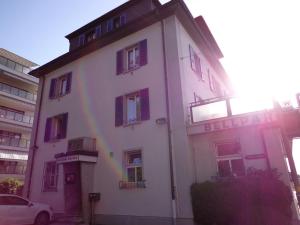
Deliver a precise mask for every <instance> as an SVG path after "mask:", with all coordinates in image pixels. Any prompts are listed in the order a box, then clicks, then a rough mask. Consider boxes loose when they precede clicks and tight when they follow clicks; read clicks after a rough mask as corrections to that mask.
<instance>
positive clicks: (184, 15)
mask: <svg viewBox="0 0 300 225" xmlns="http://www.w3.org/2000/svg"><path fill="white" fill-rule="evenodd" d="M132 1H136V0H132ZM171 15H176V16H177V18H178V19H179V20H180V21H181V23H182V24H183V26H184V27H185V28H186V30H187V31H188V33H189V34H190V36H191V37H192V38H193V39H194V41H195V42H196V43H197V44H198V45H199V46H200V48H201V49H202V50H203V51H204V52H205V54H206V56H207V58H208V60H209V61H210V62H211V64H212V65H214V68H215V69H216V70H217V71H218V74H220V76H221V78H222V79H223V80H224V81H225V82H228V79H227V75H226V72H225V71H224V68H223V67H222V65H221V64H220V62H219V61H218V60H217V59H219V58H221V57H223V55H222V52H221V51H220V49H219V47H218V45H217V43H216V41H215V39H214V38H212V34H211V33H210V31H209V29H208V27H207V29H204V30H201V28H205V25H206V24H203V23H200V25H199V24H198V23H197V21H195V20H194V18H193V16H192V14H191V13H190V11H189V10H188V8H187V6H186V5H185V3H184V2H183V0H171V1H169V2H167V3H166V4H164V5H161V6H159V7H158V8H156V9H155V10H153V11H151V12H149V13H147V14H145V15H143V16H141V17H139V18H138V19H136V20H134V21H131V22H129V23H127V24H126V25H124V26H122V27H120V28H119V29H117V30H115V31H112V32H110V33H106V34H104V35H103V36H102V37H101V38H99V39H95V40H94V41H91V42H90V43H88V44H86V45H84V46H81V47H79V48H77V49H75V50H73V51H70V52H67V53H65V54H64V55H61V56H59V57H58V58H56V59H54V60H52V61H50V62H48V63H46V64H45V65H43V66H41V67H39V68H37V69H35V70H32V71H31V72H30V74H31V75H33V76H36V77H40V76H43V75H46V74H48V73H50V72H52V71H54V70H56V69H58V68H60V67H62V66H64V65H66V64H68V63H70V62H73V61H75V60H77V59H79V58H81V57H83V56H85V55H87V54H89V53H91V52H93V51H96V50H98V49H100V48H102V47H104V46H106V45H108V44H110V43H113V42H115V41H117V40H119V39H121V38H123V37H125V36H128V35H130V34H132V33H134V32H136V31H139V30H141V29H143V28H145V27H147V26H150V25H151V24H153V23H155V22H158V21H161V20H162V19H164V18H166V17H169V16H171ZM203 21H204V20H203ZM204 23H205V22H204ZM206 26H207V25H206ZM210 42H211V43H210ZM212 55H214V56H212Z"/></svg>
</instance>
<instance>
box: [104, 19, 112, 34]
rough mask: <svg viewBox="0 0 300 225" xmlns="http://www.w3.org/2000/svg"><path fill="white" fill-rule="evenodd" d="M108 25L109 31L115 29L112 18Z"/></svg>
mask: <svg viewBox="0 0 300 225" xmlns="http://www.w3.org/2000/svg"><path fill="white" fill-rule="evenodd" d="M106 27H107V32H110V31H112V29H113V20H112V19H111V20H108V21H107V24H106Z"/></svg>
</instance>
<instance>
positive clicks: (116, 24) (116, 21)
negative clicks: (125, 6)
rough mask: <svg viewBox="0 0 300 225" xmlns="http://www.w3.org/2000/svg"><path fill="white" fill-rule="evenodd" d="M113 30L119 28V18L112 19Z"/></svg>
mask: <svg viewBox="0 0 300 225" xmlns="http://www.w3.org/2000/svg"><path fill="white" fill-rule="evenodd" d="M113 26H114V29H118V28H119V27H120V26H121V19H120V17H117V18H114V20H113Z"/></svg>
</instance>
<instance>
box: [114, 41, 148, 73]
mask: <svg viewBox="0 0 300 225" xmlns="http://www.w3.org/2000/svg"><path fill="white" fill-rule="evenodd" d="M116 61H117V63H116V67H117V68H116V70H117V75H120V74H122V73H125V72H127V71H130V70H133V69H136V68H139V67H141V66H144V65H146V64H147V61H148V59H147V39H145V40H143V41H140V42H139V43H136V44H134V45H132V46H130V47H127V48H125V49H122V50H119V51H118V52H117V60H116Z"/></svg>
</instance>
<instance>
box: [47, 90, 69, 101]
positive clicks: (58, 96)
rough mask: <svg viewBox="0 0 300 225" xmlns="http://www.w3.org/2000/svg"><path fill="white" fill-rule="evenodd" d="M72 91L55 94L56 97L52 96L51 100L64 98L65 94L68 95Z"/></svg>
mask: <svg viewBox="0 0 300 225" xmlns="http://www.w3.org/2000/svg"><path fill="white" fill-rule="evenodd" d="M69 93H70V92H67V93H65V94H61V95H57V96H54V97H52V98H50V100H55V99H56V100H60V98H62V97H64V96H66V95H68V94H69Z"/></svg>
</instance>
